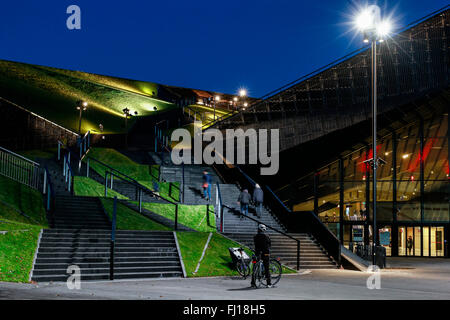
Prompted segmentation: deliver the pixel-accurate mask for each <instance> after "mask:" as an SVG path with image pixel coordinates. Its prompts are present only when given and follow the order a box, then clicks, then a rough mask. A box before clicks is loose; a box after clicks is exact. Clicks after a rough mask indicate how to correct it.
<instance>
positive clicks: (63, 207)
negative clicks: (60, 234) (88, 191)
mask: <svg viewBox="0 0 450 320" xmlns="http://www.w3.org/2000/svg"><path fill="white" fill-rule="evenodd" d="M52 222H53V224H52V225H53V227H54V228H57V229H97V230H111V223H110V222H109V218H108V216H107V215H106V214H105V212H104V211H103V207H102V205H101V202H100V200H99V199H98V198H94V197H76V196H70V195H57V196H56V199H55V211H54V215H53V221H52Z"/></svg>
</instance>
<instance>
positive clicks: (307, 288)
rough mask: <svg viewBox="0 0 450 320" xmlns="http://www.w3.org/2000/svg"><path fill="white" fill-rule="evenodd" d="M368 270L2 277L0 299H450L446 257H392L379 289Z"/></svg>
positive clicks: (449, 267) (447, 260)
mask: <svg viewBox="0 0 450 320" xmlns="http://www.w3.org/2000/svg"><path fill="white" fill-rule="evenodd" d="M370 276H371V274H370V273H365V272H359V271H350V270H312V271H309V270H302V272H301V273H300V274H296V275H286V276H284V277H283V278H282V279H281V281H280V282H279V284H278V285H277V286H276V287H274V288H270V289H267V288H264V289H252V288H250V280H242V279H240V278H237V277H217V278H197V279H161V280H159V279H158V280H132V281H113V282H106V281H105V282H82V283H81V289H80V290H69V289H68V288H67V286H66V284H65V283H39V284H13V283H0V299H133V300H139V299H165V300H174V299H177V300H188V299H193V300H197V299H198V300H203V299H208V300H209V299H218V300H244V299H245V300H247V299H251V300H252V299H255V300H279V299H282V300H292V299H294V300H310V299H363V300H373V299H376V300H378V299H381V300H383V299H386V300H393V299H407V300H409V299H426V300H440V299H450V260H449V259H421V258H417V259H414V258H410V259H404V258H403V259H402V258H391V259H389V260H388V268H387V269H384V270H382V271H381V278H380V279H381V289H379V290H377V289H372V290H370V289H368V288H367V284H366V283H367V279H368V278H369V277H370Z"/></svg>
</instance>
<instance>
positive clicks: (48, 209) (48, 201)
mask: <svg viewBox="0 0 450 320" xmlns="http://www.w3.org/2000/svg"><path fill="white" fill-rule="evenodd" d="M47 211H50V185H47Z"/></svg>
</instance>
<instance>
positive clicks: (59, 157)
mask: <svg viewBox="0 0 450 320" xmlns="http://www.w3.org/2000/svg"><path fill="white" fill-rule="evenodd" d="M60 159H61V143H60V142H59V141H58V161H59V160H60Z"/></svg>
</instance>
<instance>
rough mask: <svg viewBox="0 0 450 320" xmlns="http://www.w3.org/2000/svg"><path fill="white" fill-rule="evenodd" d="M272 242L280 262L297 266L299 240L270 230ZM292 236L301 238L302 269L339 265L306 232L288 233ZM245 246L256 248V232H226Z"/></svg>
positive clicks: (327, 267) (226, 234) (274, 252)
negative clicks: (254, 237) (254, 240)
mask: <svg viewBox="0 0 450 320" xmlns="http://www.w3.org/2000/svg"><path fill="white" fill-rule="evenodd" d="M268 234H269V237H270V239H271V242H272V250H271V254H272V256H274V257H278V258H280V262H281V263H282V264H284V265H287V266H288V267H291V268H296V267H297V241H294V240H292V239H290V238H288V237H286V236H283V235H282V234H279V233H274V232H268ZM288 234H289V235H290V236H291V237H293V238H295V239H299V240H300V269H331V268H332V269H335V268H336V267H337V266H336V264H335V263H334V261H333V260H332V259H330V258H329V257H328V255H327V254H326V252H325V251H324V250H323V249H322V247H321V246H320V245H319V244H318V243H317V242H316V241H315V240H314V239H313V238H312V237H311V236H309V235H308V234H306V233H288ZM224 235H225V236H227V237H228V238H231V239H233V240H235V241H237V242H239V243H242V244H243V245H245V246H248V247H250V248H254V244H253V236H254V234H246V233H225V234H224Z"/></svg>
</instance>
